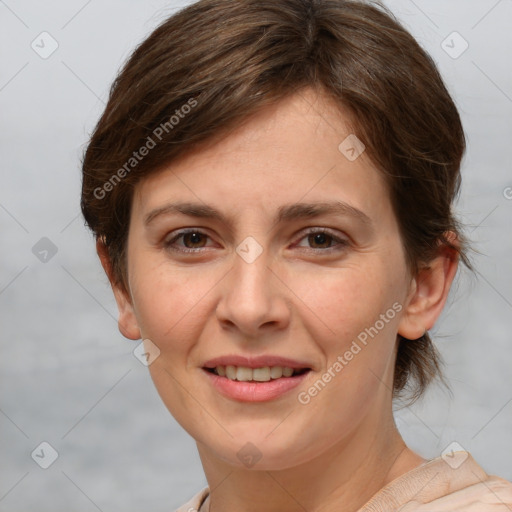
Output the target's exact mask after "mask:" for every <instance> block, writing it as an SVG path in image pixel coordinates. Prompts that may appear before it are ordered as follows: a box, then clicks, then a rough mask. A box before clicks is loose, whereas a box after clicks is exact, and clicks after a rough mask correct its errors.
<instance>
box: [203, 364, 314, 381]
mask: <svg viewBox="0 0 512 512" xmlns="http://www.w3.org/2000/svg"><path fill="white" fill-rule="evenodd" d="M203 370H205V371H207V372H209V373H212V374H214V375H217V376H219V377H225V378H226V379H229V380H232V381H237V382H254V383H258V382H270V381H272V380H277V379H283V378H292V377H297V376H300V375H304V374H305V373H308V372H309V371H311V368H290V367H288V366H262V367H260V368H249V367H247V366H233V365H227V366H223V365H219V366H215V367H203Z"/></svg>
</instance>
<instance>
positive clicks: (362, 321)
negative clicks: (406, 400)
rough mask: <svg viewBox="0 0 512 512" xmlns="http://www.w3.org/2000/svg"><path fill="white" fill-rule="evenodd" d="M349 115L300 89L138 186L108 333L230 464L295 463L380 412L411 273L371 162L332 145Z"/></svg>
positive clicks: (387, 399) (385, 404) (343, 134)
mask: <svg viewBox="0 0 512 512" xmlns="http://www.w3.org/2000/svg"><path fill="white" fill-rule="evenodd" d="M349 121H350V119H349V118H348V117H347V116H346V115H344V114H340V113H339V111H337V110H336V109H335V107H334V105H333V104H330V103H329V101H328V100H327V99H326V98H324V97H323V96H321V95H318V94H316V93H314V92H313V91H312V90H305V91H302V92H301V93H299V94H296V95H294V96H290V97H289V98H287V99H286V100H284V101H282V102H280V103H279V104H278V105H277V106H275V107H272V108H269V109H268V110H265V111H263V112H262V113H260V114H258V115H257V116H255V117H253V118H251V119H250V121H248V122H247V123H245V124H244V125H243V126H241V127H239V128H238V129H237V130H235V131H233V132H231V133H230V134H229V135H227V136H225V137H223V138H222V139H219V140H217V141H216V142H215V143H214V144H209V145H208V146H205V147H203V148H202V149H201V150H200V151H196V152H194V153H193V154H189V155H186V156H185V157H182V158H181V159H180V160H178V161H176V162H174V163H173V164H172V165H169V166H168V167H166V168H164V169H162V170H161V171H159V172H158V173H156V174H152V175H151V176H149V177H148V178H146V179H145V180H144V181H143V182H141V183H140V184H139V185H137V188H136V191H135V194H134V199H133V208H132V215H131V221H130V228H129V236H128V250H127V254H128V256H127V263H128V265H127V268H128V287H129V296H128V297H126V298H123V297H122V296H121V293H120V292H117V293H116V297H117V299H118V303H119V307H120V311H121V316H120V325H121V324H122V325H123V328H122V331H123V333H124V334H125V335H126V336H127V337H130V338H133V339H137V338H139V337H142V338H143V339H145V340H151V342H147V341H146V345H147V347H148V350H149V351H150V352H151V351H152V350H153V351H154V350H155V348H154V347H155V346H156V347H158V350H159V355H158V357H156V358H155V359H154V361H153V362H152V363H151V364H150V366H149V370H150V372H151V376H152V379H153V381H154V383H155V385H156V388H157V390H158V392H159V394H160V396H161V398H162V400H163V401H164V403H165V405H166V406H167V408H168V409H169V411H170V412H171V413H172V415H173V416H174V417H175V418H176V420H177V421H178V422H179V423H180V424H181V425H182V426H183V428H185V429H186V430H187V431H188V432H189V433H190V434H191V435H192V436H193V437H194V438H195V439H196V440H197V442H198V443H199V444H201V445H202V446H204V447H206V448H207V449H208V450H209V452H210V453H211V454H212V456H215V457H217V458H219V459H222V460H223V461H225V462H227V463H229V464H233V465H234V466H239V467H241V466H242V465H243V464H245V462H244V460H243V457H242V455H244V454H245V453H246V452H247V451H249V455H251V454H252V455H256V456H258V454H261V456H262V459H261V463H260V465H259V469H283V468H286V467H291V466H294V465H297V464H300V463H302V462H305V461H307V460H309V459H311V458H313V457H315V456H317V455H318V454H319V453H322V452H325V451H327V450H329V449H333V447H335V446H339V445H340V444H343V443H344V442H346V441H347V440H348V438H349V437H350V436H351V435H352V434H353V433H354V432H355V431H357V429H360V431H365V432H367V433H368V435H369V436H371V429H369V427H368V426H369V425H370V424H371V425H374V424H375V422H376V421H378V418H379V417H380V416H381V415H382V414H383V410H384V409H386V408H389V409H390V403H391V388H392V376H393V366H394V355H395V344H396V335H397V332H401V331H405V330H407V329H408V328H410V321H409V324H407V323H406V322H407V320H406V315H405V311H406V306H407V304H408V301H409V300H410V292H411V278H410V276H409V274H408V271H407V268H406V264H405V257H404V251H403V248H402V244H401V239H400V236H399V231H398V224H397V220H396V218H395V215H394V213H393V210H392V206H391V202H390V198H389V193H388V191H387V188H386V185H385V183H384V181H383V178H382V177H381V173H380V171H379V170H378V169H376V168H375V167H374V165H373V164H372V163H371V161H370V160H369V159H368V158H367V155H366V153H364V152H363V153H362V154H361V155H360V156H359V157H357V158H355V159H354V155H357V150H358V148H357V147H356V148H355V151H351V150H350V147H351V146H352V147H353V139H348V141H346V142H345V143H344V145H342V146H341V149H339V146H340V144H341V143H342V142H343V141H344V140H345V139H346V138H347V137H348V136H349V135H351V130H350V126H349ZM351 141H352V144H351ZM403 334H404V335H406V334H410V333H408V332H405V333H403ZM421 334H422V332H420V333H419V334H418V335H417V336H416V337H419V336H420V335H421ZM413 338H414V336H413ZM154 353H155V354H156V353H157V352H154ZM219 358H220V359H219ZM226 366H230V367H232V366H234V367H235V368H234V369H233V368H231V369H228V370H226V369H225V367H226ZM206 367H209V369H206ZM212 367H217V371H218V373H220V375H216V374H214V373H213V372H214V370H213V369H212ZM219 367H220V368H219ZM276 367H285V368H292V369H293V370H294V374H293V375H292V376H287V375H289V373H290V370H288V369H285V370H282V372H284V375H283V376H282V377H280V378H278V376H279V374H280V373H281V372H280V371H279V369H276ZM223 368H224V370H223ZM244 368H245V369H244ZM247 368H258V369H257V370H256V371H254V370H252V371H251V370H248V369H247ZM224 372H228V376H230V377H231V378H228V377H226V376H223V373H224ZM234 375H236V378H238V379H241V381H235V380H232V378H233V376H234ZM269 375H270V377H269ZM272 376H273V377H276V378H273V377H272ZM269 378H270V381H268V379H269ZM247 379H249V380H250V381H252V382H249V381H246V380H247ZM265 381H267V382H265ZM326 426H328V428H326ZM377 426H378V425H377ZM247 443H251V444H250V445H247ZM240 450H242V451H240ZM244 450H245V451H244ZM251 452H252V453H251Z"/></svg>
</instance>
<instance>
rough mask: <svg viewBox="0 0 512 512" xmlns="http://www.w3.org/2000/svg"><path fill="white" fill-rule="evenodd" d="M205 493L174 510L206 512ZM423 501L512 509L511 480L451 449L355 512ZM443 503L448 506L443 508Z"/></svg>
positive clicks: (389, 511)
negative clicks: (490, 472) (486, 469)
mask: <svg viewBox="0 0 512 512" xmlns="http://www.w3.org/2000/svg"><path fill="white" fill-rule="evenodd" d="M463 489H464V491H462V490H463ZM457 491H460V492H457ZM208 496H209V488H208V487H205V488H204V489H202V490H201V491H199V492H198V493H197V494H196V495H195V496H194V497H193V498H192V499H191V500H189V501H188V502H187V503H185V504H184V505H182V506H181V507H180V508H178V509H177V510H176V512H196V511H198V510H199V509H200V508H201V505H203V504H204V505H205V506H204V507H203V510H201V511H200V512H208V510H209V503H204V502H205V501H206V498H207V497H208ZM208 502H209V500H208ZM424 503H430V504H431V505H432V506H433V505H435V507H434V508H432V512H435V511H436V510H440V511H441V510H451V509H452V508H453V509H456V510H461V511H463V510H465V508H461V507H469V506H471V505H474V504H477V503H478V504H485V505H486V506H485V508H481V509H480V511H481V512H491V511H495V510H496V512H498V511H501V510H512V483H510V482H508V481H507V480H504V479H502V478H498V477H496V476H489V475H487V474H486V472H485V471H484V470H483V469H482V468H481V467H480V466H479V465H478V464H477V463H476V462H475V460H474V459H473V457H472V456H471V454H470V453H469V452H464V451H458V452H452V454H451V456H450V455H445V456H443V457H437V458H435V459H432V460H430V461H428V462H425V463H424V464H421V465H420V466H418V467H416V468H414V469H412V470H411V471H408V472H407V473H404V474H403V475H401V476H399V477H398V478H395V479H394V480H393V481H392V482H390V483H389V484H388V485H386V486H384V487H383V488H382V489H380V490H379V491H378V492H377V493H376V494H374V495H373V497H372V498H371V499H370V500H369V501H367V502H366V504H365V505H363V506H362V507H361V508H360V509H359V510H358V511H357V512H398V508H399V507H403V506H404V505H407V506H406V507H404V509H403V512H413V511H414V510H416V509H417V507H419V506H420V504H424ZM446 505H449V508H444V507H445V506H446ZM438 507H440V508H438ZM400 510H401V511H402V509H400ZM468 510H469V509H468ZM471 510H473V508H471Z"/></svg>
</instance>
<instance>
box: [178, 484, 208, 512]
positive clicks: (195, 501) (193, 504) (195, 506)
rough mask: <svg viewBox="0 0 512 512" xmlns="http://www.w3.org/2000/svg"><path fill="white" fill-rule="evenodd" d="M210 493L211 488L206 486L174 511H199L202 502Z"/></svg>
mask: <svg viewBox="0 0 512 512" xmlns="http://www.w3.org/2000/svg"><path fill="white" fill-rule="evenodd" d="M208 494H210V489H209V488H208V487H205V488H203V489H201V490H200V491H199V492H198V493H197V494H195V495H194V496H193V497H192V498H190V500H188V501H187V502H186V503H184V504H183V505H181V507H179V508H177V509H176V510H175V511H174V512H197V511H198V510H199V508H200V507H201V504H202V503H203V501H204V500H205V499H206V497H207V496H208Z"/></svg>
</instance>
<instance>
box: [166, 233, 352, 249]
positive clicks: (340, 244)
mask: <svg viewBox="0 0 512 512" xmlns="http://www.w3.org/2000/svg"><path fill="white" fill-rule="evenodd" d="M191 233H195V234H200V235H203V236H206V237H208V238H210V237H209V235H208V234H207V233H205V232H204V231H201V230H200V229H186V230H183V231H179V232H178V233H177V234H176V235H175V236H174V237H173V238H172V239H171V240H169V241H165V242H164V247H165V248H166V249H170V250H172V251H176V252H182V253H196V254H197V253H198V252H201V250H202V249H205V247H198V248H196V249H190V248H188V247H182V248H180V249H177V248H176V247H173V245H172V244H174V243H175V242H176V241H177V240H178V239H180V238H182V237H183V236H184V235H187V234H191ZM311 234H325V235H328V236H329V237H330V238H331V239H332V241H333V242H337V246H338V248H336V246H335V247H327V248H325V249H314V248H309V251H313V252H319V251H320V252H324V253H326V252H329V253H330V252H333V251H339V250H341V249H344V248H346V247H347V246H348V245H349V243H350V242H349V241H348V240H346V239H344V238H340V237H338V236H336V235H334V234H333V233H332V232H331V231H329V230H328V229H326V228H310V229H309V230H308V231H307V232H306V233H304V234H303V235H302V237H301V238H299V240H298V241H301V240H303V239H304V238H306V237H307V236H309V235H311ZM306 250H308V249H307V248H306Z"/></svg>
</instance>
